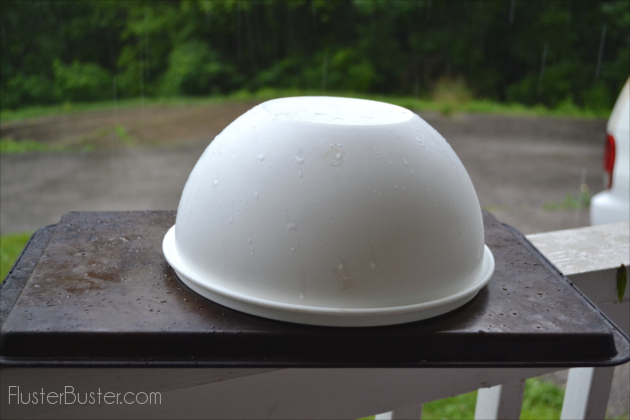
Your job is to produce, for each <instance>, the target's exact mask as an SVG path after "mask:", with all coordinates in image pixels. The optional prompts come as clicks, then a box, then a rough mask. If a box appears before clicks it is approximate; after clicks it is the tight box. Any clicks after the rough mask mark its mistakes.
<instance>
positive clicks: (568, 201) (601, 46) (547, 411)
mask: <svg viewBox="0 0 630 420" xmlns="http://www.w3.org/2000/svg"><path fill="white" fill-rule="evenodd" d="M0 51H1V53H0V66H1V68H0V70H1V71H0V233H1V235H0V251H1V252H0V256H1V258H2V267H1V270H0V279H3V278H4V277H5V275H6V273H7V272H8V270H9V268H10V267H11V265H12V264H13V262H14V261H15V258H16V257H17V256H18V255H19V253H20V251H21V250H22V248H23V246H24V244H25V243H26V242H27V241H28V238H29V237H30V235H31V234H32V232H34V231H35V230H37V229H38V228H41V227H43V226H45V225H48V224H52V223H56V222H57V221H58V220H59V218H60V217H61V215H62V214H63V213H65V212H67V211H78V210H89V211H102V210H164V209H167V210H168V209H170V210H175V209H176V208H177V204H178V201H179V197H180V193H181V189H182V188H183V185H184V183H185V181H186V179H187V177H188V174H189V172H190V170H191V169H192V167H193V166H194V164H195V162H196V160H197V159H198V157H199V155H200V154H201V153H202V152H203V150H204V149H205V147H206V146H207V145H208V144H209V142H210V141H212V139H213V138H214V137H215V136H216V135H217V134H219V133H220V132H221V130H222V129H223V128H224V127H225V126H227V125H228V124H229V123H230V122H231V121H233V120H234V119H235V118H237V117H238V116H239V115H241V114H242V113H244V112H246V111H247V110H248V109H250V108H251V107H253V106H254V105H256V104H258V103H260V102H261V101H263V100H266V99H271V98H274V97H281V96H295V95H336V96H353V97H363V98H371V99H377V100H382V101H386V102H390V103H395V104H398V105H401V106H405V107H407V108H409V109H412V110H413V111H414V112H417V113H418V114H419V115H420V116H421V117H422V118H424V119H425V120H426V121H427V122H429V123H430V124H431V125H432V126H434V127H435V128H436V129H437V130H438V131H439V132H440V133H441V134H442V135H444V137H445V138H446V139H447V140H448V141H449V143H450V144H451V145H452V147H453V148H454V150H455V151H456V152H457V154H458V155H459V156H460V159H461V160H462V162H463V163H464V165H465V166H466V168H467V170H468V172H469V174H470V176H471V178H472V180H473V183H474V184H475V188H476V189H477V193H478V195H479V199H480V203H481V205H482V207H483V208H484V209H485V210H488V211H490V212H492V213H493V214H494V215H495V216H496V217H497V218H498V219H499V220H501V221H503V222H506V223H508V224H510V225H512V226H514V227H516V228H517V229H519V230H520V231H521V232H523V233H525V234H528V233H537V232H545V231H552V230H558V229H565V228H571V227H579V226H585V225H588V223H589V220H588V206H589V200H590V197H591V196H592V194H594V193H596V192H597V191H599V190H601V189H602V188H603V187H602V152H603V142H604V138H605V128H606V119H607V118H608V116H609V115H610V111H611V109H612V106H613V104H614V102H615V100H616V98H617V96H618V94H619V91H620V89H621V87H622V85H623V83H624V82H625V81H626V80H627V78H628V73H629V68H630V2H628V1H625V0H619V1H616V0H609V1H605V0H604V1H579V0H575V1H536V0H479V1H475V0H472V1H456V0H417V1H411V0H405V1H394V0H390V1H387V0H369V1H368V0H365V1H364V0H353V1H350V0H348V1H337V0H290V1H279V0H259V1H246V0H223V1H219V0H194V1H188V0H170V1H169V0H165V1H145V0H136V1H119V0H112V1H110V0H83V1H66V0H57V1H47V0H39V1H38V0H30V1H23V0H18V1H11V0H2V1H1V2H0ZM616 381H617V382H616V385H613V393H612V394H611V400H610V403H609V416H610V418H626V419H627V418H628V411H629V409H628V405H629V401H628V387H627V384H628V369H627V365H626V366H625V371H624V373H623V374H622V375H616ZM622 385H623V386H622ZM562 388H563V382H562V379H554V378H546V379H544V380H540V379H531V380H528V381H527V387H526V398H525V401H524V409H523V414H522V418H535V419H550V418H558V417H559V414H560V406H561V404H562V393H563V390H562ZM474 404H475V397H474V393H472V394H467V395H465V396H458V397H455V398H454V399H448V400H442V401H439V402H435V403H430V404H426V405H425V412H424V414H423V418H471V417H472V412H473V411H474Z"/></svg>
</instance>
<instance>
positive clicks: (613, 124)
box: [591, 78, 630, 225]
mask: <svg viewBox="0 0 630 420" xmlns="http://www.w3.org/2000/svg"><path fill="white" fill-rule="evenodd" d="M606 132H607V133H606V134H607V135H606V145H605V147H604V187H605V188H606V189H605V190H604V191H602V192H600V193H599V194H596V195H595V196H593V198H592V200H591V224H592V225H601V224H604V223H615V222H627V221H629V220H630V162H629V161H630V78H628V80H627V81H626V84H625V85H624V87H623V89H622V90H621V94H620V95H619V98H618V99H617V102H616V103H615V107H614V108H613V111H612V114H610V119H609V120H608V125H607V126H606Z"/></svg>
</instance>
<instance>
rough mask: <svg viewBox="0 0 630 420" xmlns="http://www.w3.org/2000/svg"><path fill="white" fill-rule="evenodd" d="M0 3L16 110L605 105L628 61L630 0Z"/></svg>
mask: <svg viewBox="0 0 630 420" xmlns="http://www.w3.org/2000/svg"><path fill="white" fill-rule="evenodd" d="M0 4H1V6H0V7H1V14H0V23H1V27H0V34H1V45H0V47H1V50H2V56H1V78H0V79H1V80H0V88H1V90H2V92H1V93H2V96H1V98H2V108H4V109H7V108H18V107H23V106H27V105H39V104H50V103H63V102H87V101H95V100H111V99H120V98H127V97H138V96H144V97H156V96H180V95H184V96H190V95H193V96H208V95H213V94H226V93H231V92H235V91H241V90H247V91H258V90H261V89H266V88H274V89H286V88H289V89H292V88H296V89H308V90H311V91H312V90H316V91H321V92H322V93H324V92H333V91H334V92H339V91H351V92H361V93H377V94H396V95H407V96H423V97H429V96H431V95H440V94H452V93H453V92H455V93H456V94H458V95H459V96H464V97H466V96H470V97H477V98H487V99H492V100H496V101H503V102H520V103H523V104H528V105H532V104H537V103H540V104H544V105H547V106H558V105H561V104H563V103H569V104H571V105H572V104H577V105H578V106H582V107H588V108H591V109H605V108H609V107H611V106H612V103H613V102H614V99H615V97H616V96H617V93H618V91H619V89H620V87H621V85H622V84H623V82H624V81H625V80H626V78H627V77H628V73H629V70H628V69H629V65H630V63H629V52H630V30H629V28H630V3H629V2H627V1H626V0H622V1H598V2H596V1H531V0H501V1H499V0H496V1H490V0H480V1H454V0H417V1H411V0H407V1H388V0H372V1H366V0H363V1H360V0H355V1H339V0H290V1H278V0H260V1H245V0H240V1H239V0H224V1H219V0H195V1H189V0H170V1H144V0H137V1H117V0H113V1H111V0H94V1H86V0H83V1H65V0H57V1H35V0H32V1H22V0H18V1H9V0H3V1H2V2H0Z"/></svg>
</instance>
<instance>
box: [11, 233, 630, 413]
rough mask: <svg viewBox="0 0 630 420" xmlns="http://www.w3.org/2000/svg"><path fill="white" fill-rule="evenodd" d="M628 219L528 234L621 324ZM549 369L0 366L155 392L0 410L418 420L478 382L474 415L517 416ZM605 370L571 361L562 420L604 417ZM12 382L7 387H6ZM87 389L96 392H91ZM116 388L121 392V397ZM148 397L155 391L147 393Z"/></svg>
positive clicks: (56, 385) (52, 385) (47, 377)
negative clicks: (532, 383) (141, 398)
mask: <svg viewBox="0 0 630 420" xmlns="http://www.w3.org/2000/svg"><path fill="white" fill-rule="evenodd" d="M629 230H630V225H629V224H628V223H625V224H616V225H607V226H597V227H588V228H581V229H573V230H567V231H557V232H550V233H544V234H537V235H531V236H529V237H528V238H529V240H530V241H531V242H532V243H533V244H534V245H535V246H537V247H538V248H539V249H540V250H541V251H542V253H543V254H544V255H546V256H547V257H548V259H549V260H550V261H551V262H552V263H554V264H555V265H556V266H557V267H558V268H559V269H560V270H561V271H562V272H563V273H564V274H565V275H567V276H568V277H569V278H570V279H571V280H572V281H573V282H574V283H575V284H576V285H577V286H578V287H579V288H580V289H581V290H582V291H583V292H584V293H585V294H587V295H588V296H589V297H590V298H591V300H593V301H594V302H595V303H596V304H598V305H599V306H600V307H601V309H602V310H603V311H604V312H606V313H607V314H608V315H609V316H610V317H611V318H612V319H613V320H614V321H615V322H616V323H617V324H618V325H619V326H620V327H621V328H624V329H625V330H626V331H627V330H628V322H629V319H630V316H629V315H630V305H629V303H628V291H626V294H625V297H624V299H623V302H622V303H619V302H617V287H616V279H615V277H616V269H617V267H619V265H620V264H622V263H623V264H626V265H630V264H629V263H630V261H628V260H629V259H630V250H629V243H630V240H629ZM554 370H557V369H554V368H495V369H487V368H465V369H461V368H427V369H401V368H398V369H397V368H392V369H385V368H383V369H381V368H379V369H370V368H358V369H355V368H339V369H305V368H290V369H230V368H218V369H217V368H183V369H176V368H171V369H168V368H133V369H125V368H113V369H112V368H110V369H105V368H102V369H101V368H72V369H57V368H27V369H24V368H3V369H2V372H1V373H2V382H3V383H5V384H6V383H10V384H13V385H15V386H21V387H22V389H39V388H40V387H42V385H43V383H44V382H45V387H46V389H53V390H58V389H61V390H63V389H65V387H66V386H68V385H72V386H73V389H77V390H92V389H93V386H94V380H95V378H98V384H99V389H98V391H99V392H103V393H105V392H116V393H122V394H124V392H126V391H132V392H136V393H138V392H142V393H150V392H152V393H159V396H160V403H159V404H111V405H108V404H100V405H94V404H85V405H79V404H73V405H61V404H57V405H43V404H39V405H38V404H31V405H28V406H25V405H15V404H13V405H10V404H7V401H6V395H4V391H3V395H2V398H1V399H2V406H1V408H2V417H3V418H18V417H20V418H26V417H37V418H237V419H244V418H248V419H255V418H292V419H295V418H308V419H317V418H329V419H340V418H345V419H356V418H360V417H365V416H369V415H373V414H374V413H384V412H386V411H388V410H394V411H389V412H387V413H384V414H379V415H378V416H377V418H378V419H419V418H420V417H421V414H422V405H421V403H422V402H427V401H434V400H437V399H441V398H445V397H449V396H454V395H458V394H462V393H465V392H470V391H473V390H475V389H479V392H478V397H477V406H476V411H475V418H477V419H518V418H519V415H520V410H521V405H522V398H523V389H524V381H525V379H526V378H530V377H535V376H539V375H542V374H545V373H549V372H552V371H554ZM613 370H614V368H597V369H589V368H579V369H572V370H571V372H570V374H569V377H568V384H567V389H566V392H565V398H564V407H563V409H562V418H564V419H580V418H583V419H601V418H604V413H605V410H606V404H607V401H608V395H609V392H610V386H611V380H612V375H613ZM14 389H15V388H14ZM94 391H96V390H94ZM122 394H121V395H122ZM152 395H157V394H152Z"/></svg>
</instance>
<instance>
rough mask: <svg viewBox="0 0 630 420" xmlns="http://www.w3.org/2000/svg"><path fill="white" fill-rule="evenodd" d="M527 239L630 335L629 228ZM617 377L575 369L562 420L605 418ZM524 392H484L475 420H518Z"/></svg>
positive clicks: (415, 411)
mask: <svg viewBox="0 0 630 420" xmlns="http://www.w3.org/2000/svg"><path fill="white" fill-rule="evenodd" d="M527 238H528V239H529V240H530V241H531V242H532V243H533V244H534V245H535V246H536V247H537V248H538V249H539V250H540V251H541V252H542V254H543V255H545V256H546V257H547V259H549V260H550V261H551V262H552V263H553V264H554V265H555V266H556V267H557V268H558V269H559V270H560V271H561V272H562V273H563V274H564V275H565V276H567V277H568V278H569V279H570V280H571V281H572V282H573V283H574V284H575V285H576V286H577V287H578V288H579V289H580V290H581V291H582V292H583V293H584V294H585V295H587V296H588V297H589V298H590V299H591V300H592V301H593V302H594V303H595V304H597V305H598V307H599V308H600V309H601V310H602V311H603V312H604V313H606V315H608V316H609V317H610V318H611V319H612V320H613V321H614V322H615V323H616V324H617V326H619V327H620V328H621V329H623V330H624V331H625V332H626V333H628V332H629V331H630V302H629V301H628V293H629V292H628V289H630V285H629V286H628V287H626V292H625V295H624V297H623V301H622V302H619V299H618V295H617V280H616V276H617V269H618V268H619V266H620V265H621V264H624V265H626V266H628V265H630V264H629V260H630V224H628V223H615V224H609V225H602V226H591V227H586V228H579V229H568V230H562V231H556V232H548V233H540V234H535V235H529V236H528V237H527ZM628 283H630V282H628ZM613 373H614V368H575V369H571V370H570V371H569V376H568V378H567V386H566V390H565V396H564V402H563V405H562V413H561V417H560V418H561V419H566V420H577V419H603V418H604V417H605V414H606V407H607V404H608V399H609V398H608V397H609V394H610V389H611V384H612V379H613ZM524 388H525V378H522V379H519V380H516V381H510V382H507V383H503V384H500V385H496V386H493V387H488V388H480V389H479V392H478V393H477V404H476V407H475V419H479V420H480V419H493V420H494V419H518V418H519V417H520V412H521V405H522V402H523V391H524ZM421 412H422V405H416V406H414V407H412V408H403V409H398V410H394V411H391V412H388V413H383V414H379V415H377V416H376V419H377V420H386V419H387V420H389V419H392V420H393V419H419V418H420V416H421V414H420V413H421Z"/></svg>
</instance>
